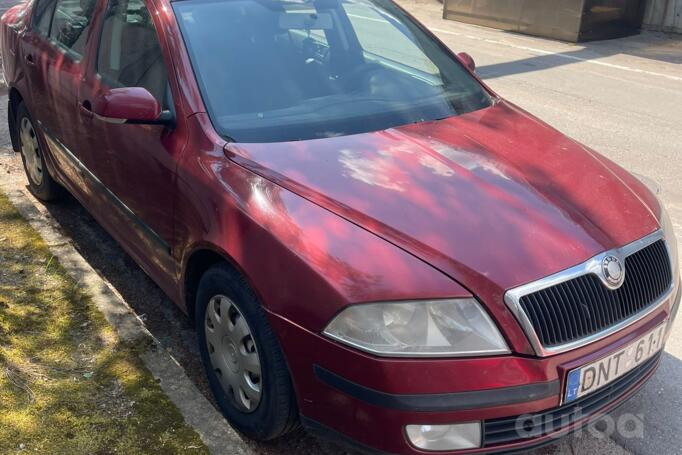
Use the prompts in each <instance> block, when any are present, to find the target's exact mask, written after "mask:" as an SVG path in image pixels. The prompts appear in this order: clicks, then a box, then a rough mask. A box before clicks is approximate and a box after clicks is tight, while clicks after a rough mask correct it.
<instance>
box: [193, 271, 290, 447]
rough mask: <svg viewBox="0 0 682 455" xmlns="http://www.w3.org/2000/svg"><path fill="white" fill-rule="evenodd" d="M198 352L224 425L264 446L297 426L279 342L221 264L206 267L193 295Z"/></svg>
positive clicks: (246, 293)
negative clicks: (194, 298)
mask: <svg viewBox="0 0 682 455" xmlns="http://www.w3.org/2000/svg"><path fill="white" fill-rule="evenodd" d="M196 304H197V311H196V328H197V335H198V339H199V351H200V353H201V359H202V361H203V364H204V367H205V369H206V375H207V377H208V382H209V385H210V387H211V390H212V392H213V395H214V396H215V399H216V402H217V403H218V406H219V407H220V410H221V411H222V413H223V415H224V416H225V417H226V418H227V420H228V421H229V422H230V424H231V425H232V426H233V427H235V428H236V429H237V430H239V431H240V432H242V433H244V434H245V435H246V436H248V437H250V438H252V439H255V440H259V441H267V440H271V439H274V438H277V437H279V436H283V435H284V434H286V433H288V432H290V431H291V430H293V429H294V428H296V427H297V426H298V411H297V407H296V400H295V395H294V390H293V387H292V384H291V379H290V377H289V371H288V368H287V366H286V362H285V361H284V355H283V354H282V351H281V348H280V346H279V343H278V341H277V339H276V337H275V335H274V333H273V332H272V328H271V327H270V324H269V323H268V321H267V318H266V315H265V311H264V310H263V308H262V307H261V306H260V303H259V302H258V300H257V299H256V297H255V295H254V294H253V292H252V291H251V289H250V288H249V286H248V284H247V283H246V281H245V280H244V279H243V278H242V277H240V276H239V275H238V274H237V273H236V272H234V271H233V270H232V269H231V268H230V267H229V266H227V265H226V264H221V265H218V266H214V267H212V268H210V269H209V270H208V271H207V272H206V273H205V274H204V275H203V277H202V278H201V281H200V282H199V289H198V292H197V302H196Z"/></svg>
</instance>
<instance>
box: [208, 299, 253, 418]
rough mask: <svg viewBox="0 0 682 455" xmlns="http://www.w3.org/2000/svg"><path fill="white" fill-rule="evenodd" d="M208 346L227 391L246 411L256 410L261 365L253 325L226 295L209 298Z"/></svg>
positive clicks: (236, 403) (218, 374)
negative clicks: (251, 326) (252, 331)
mask: <svg viewBox="0 0 682 455" xmlns="http://www.w3.org/2000/svg"><path fill="white" fill-rule="evenodd" d="M204 330H205V332H206V347H207V348H208V354H209V357H210V359H211V366H212V367H213V371H215V373H216V376H217V377H218V380H219V381H220V384H221V385H222V387H223V390H224V391H225V394H227V395H228V396H230V397H232V398H233V400H234V403H235V405H236V406H237V408H238V409H239V410H240V411H242V412H253V411H254V410H255V409H256V408H257V407H258V403H260V399H261V393H262V392H261V390H262V388H261V386H262V384H261V378H262V377H261V366H260V357H259V356H258V350H257V349H256V343H255V342H254V339H253V335H252V334H251V328H250V327H249V324H248V323H247V322H246V319H244V316H243V315H242V313H241V311H240V310H239V308H238V307H237V305H235V303H234V302H233V301H232V300H230V299H229V298H228V297H226V296H224V295H216V296H215V297H213V298H212V299H211V300H210V301H209V302H208V308H207V309H206V320H205V321H204Z"/></svg>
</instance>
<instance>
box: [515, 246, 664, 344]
mask: <svg viewBox="0 0 682 455" xmlns="http://www.w3.org/2000/svg"><path fill="white" fill-rule="evenodd" d="M671 284H672V272H671V269H670V258H669V256H668V249H667V248H666V245H665V242H664V241H663V240H659V241H657V242H655V243H652V244H651V245H649V246H647V247H645V248H643V249H641V250H639V251H637V252H635V253H633V254H631V255H630V256H628V257H627V258H626V259H625V282H624V283H623V285H622V286H621V287H620V288H618V289H616V290H611V289H608V288H607V287H606V286H604V285H603V283H602V282H601V280H600V279H599V278H598V277H597V276H596V275H593V274H587V275H582V276H579V277H577V278H573V279H571V280H569V281H565V282H563V283H559V284H557V285H555V286H552V287H549V288H546V289H542V290H540V291H537V292H534V293H532V294H528V295H526V296H523V297H521V299H520V300H519V304H520V305H521V308H522V309H523V311H524V312H525V313H526V315H527V316H528V319H529V320H530V321H531V323H532V325H533V328H534V329H535V333H536V334H537V337H538V339H539V340H540V343H541V344H542V345H543V346H544V347H553V346H558V345H563V344H566V343H570V342H572V341H575V340H580V339H582V338H585V337H587V336H590V335H592V334H594V333H597V332H600V331H602V330H604V329H607V328H609V327H611V326H613V325H615V324H617V323H619V322H621V321H624V320H625V319H627V318H629V317H630V316H633V315H635V314H637V313H639V312H640V311H642V310H644V309H645V308H646V307H648V306H650V305H653V304H654V303H655V302H656V301H657V300H659V299H660V298H661V297H662V296H663V295H664V294H665V293H666V291H668V289H669V288H670V286H671Z"/></svg>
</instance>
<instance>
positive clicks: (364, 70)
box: [173, 0, 491, 142]
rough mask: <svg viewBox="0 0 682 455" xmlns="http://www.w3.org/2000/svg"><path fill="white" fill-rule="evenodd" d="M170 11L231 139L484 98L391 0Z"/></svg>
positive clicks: (210, 0)
mask: <svg viewBox="0 0 682 455" xmlns="http://www.w3.org/2000/svg"><path fill="white" fill-rule="evenodd" d="M173 8H174V9H175V13H176V15H177V17H178V20H179V22H180V27H181V30H182V33H183V36H184V39H185V42H186V45H187V47H188V49H189V52H190V58H191V60H192V65H193V67H194V71H195V74H196V76H197V80H198V82H199V85H200V89H201V91H202V96H203V99H204V102H205V104H206V107H207V109H208V111H209V115H210V116H211V119H212V122H213V124H214V126H215V127H216V129H217V130H218V132H219V133H220V134H222V135H223V136H225V137H228V138H230V139H232V140H235V141H239V142H280V141H295V140H304V139H316V138H325V137H332V136H341V135H348V134H357V133H364V132H369V131H378V130H383V129H387V128H392V127H396V126H401V125H406V124H410V123H416V122H423V121H428V120H436V119H442V118H446V117H451V116H454V115H461V114H464V113H466V112H471V111H474V110H478V109H482V108H484V107H487V106H489V105H490V103H491V99H490V97H489V95H488V94H487V93H486V91H485V90H484V89H483V87H481V85H480V84H479V83H478V82H477V81H476V80H475V79H474V78H473V77H471V75H470V74H469V73H468V72H467V71H466V70H465V69H464V67H463V66H462V65H461V64H460V63H459V62H458V61H457V60H456V58H455V57H453V56H452V54H450V53H449V52H447V51H446V50H444V49H443V48H442V47H441V46H440V45H439V44H438V43H437V42H435V41H434V40H433V39H431V38H430V37H429V36H427V35H426V34H425V33H424V32H423V31H422V30H421V29H420V28H419V27H418V26H417V25H416V24H415V23H414V22H413V21H412V20H411V19H410V18H409V17H407V16H406V15H405V14H404V13H403V12H402V11H401V10H400V9H399V8H398V7H396V6H395V5H394V4H393V3H392V2H390V1H384V0H317V1H306V0H302V1H280V0H185V1H181V2H174V3H173Z"/></svg>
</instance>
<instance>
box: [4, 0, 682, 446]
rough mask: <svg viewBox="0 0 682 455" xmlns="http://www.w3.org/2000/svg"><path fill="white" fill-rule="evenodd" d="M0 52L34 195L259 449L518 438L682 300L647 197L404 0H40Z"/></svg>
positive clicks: (621, 381) (604, 384) (665, 321)
mask: <svg viewBox="0 0 682 455" xmlns="http://www.w3.org/2000/svg"><path fill="white" fill-rule="evenodd" d="M0 40H1V44H0V45H1V50H2V58H3V63H4V70H5V77H6V79H7V83H8V86H9V118H8V120H9V126H10V130H11V132H12V144H13V146H14V149H15V150H16V151H17V152H19V153H21V156H22V159H23V162H24V165H25V168H26V174H27V176H28V181H29V188H30V190H31V191H32V192H33V194H34V195H35V196H36V197H38V198H39V199H42V200H44V201H53V200H56V199H58V198H59V196H60V195H62V194H63V192H64V190H67V191H69V192H70V193H71V194H73V196H74V197H75V198H76V199H78V200H79V201H80V202H81V203H82V204H83V206H84V207H86V208H87V209H88V210H89V211H90V212H91V213H92V215H93V216H94V217H95V218H96V219H97V220H98V222H100V223H101V224H102V226H103V227H104V228H105V229H106V230H107V231H108V232H109V233H110V234H111V235H112V237H114V238H115V239H116V240H117V241H118V242H119V243H120V244H121V245H122V246H123V248H124V249H125V250H126V251H127V252H128V253H129V254H130V255H131V256H132V257H133V258H134V259H135V260H136V261H137V263H139V264H140V266H141V267H142V268H143V269H144V270H145V272H146V273H147V274H149V276H150V277H151V278H152V279H153V280H154V281H155V282H156V283H158V285H159V286H160V287H161V288H162V289H163V290H164V291H165V292H166V293H167V294H168V295H169V296H170V298H171V299H172V300H173V301H174V302H176V303H177V304H178V305H179V306H180V307H181V308H182V309H183V310H184V311H185V312H186V313H187V314H188V316H189V317H190V318H192V319H193V320H194V321H195V323H196V328H197V334H198V339H199V349H200V352H201V356H202V360H203V363H204V365H205V367H206V374H207V377H208V381H209V384H210V386H211V389H212V391H213V393H214V395H215V401H216V403H217V404H218V406H219V407H220V410H221V411H222V412H223V414H224V415H225V417H226V418H227V419H228V421H229V422H230V423H231V424H232V425H233V426H234V427H235V428H236V429H238V430H239V431H241V432H242V433H244V434H246V435H247V436H249V437H251V438H254V439H257V440H269V439H273V438H276V437H279V436H282V435H284V434H286V433H287V432H289V431H291V430H292V429H294V428H296V427H297V426H298V425H300V424H303V425H304V426H306V427H307V428H310V429H313V430H316V431H318V432H320V433H323V434H325V435H327V436H335V437H339V438H341V439H344V440H348V441H352V442H353V443H354V444H356V445H359V446H360V447H363V448H370V449H373V450H377V451H381V452H388V453H401V454H420V453H425V452H439V453H481V452H502V451H506V450H518V449H525V448H529V447H535V446H538V445H542V444H544V443H547V442H550V441H552V440H554V438H556V437H557V436H562V435H565V434H567V433H569V432H571V431H573V430H575V429H577V428H580V427H581V426H583V425H586V424H587V423H589V422H590V421H592V420H593V419H595V418H597V417H598V416H600V415H602V414H603V413H605V412H608V411H609V410H611V409H613V408H614V407H616V406H618V405H619V404H620V403H622V402H623V401H624V400H626V399H627V398H629V397H630V396H632V394H633V393H634V392H635V391H636V390H637V389H638V388H639V387H641V386H642V384H644V383H645V382H646V381H647V380H648V379H649V378H650V377H651V375H652V374H653V373H654V371H655V369H656V367H657V365H658V363H659V361H660V353H661V350H662V349H663V346H664V344H665V341H666V339H667V337H668V334H669V331H670V327H671V326H672V320H673V319H674V317H675V314H676V312H677V309H678V307H679V302H680V296H681V294H682V293H681V292H680V286H679V283H680V276H679V266H678V253H677V251H676V245H677V244H676V241H675V238H674V234H673V231H672V227H671V223H670V220H669V218H668V216H667V214H666V211H665V208H664V207H663V205H662V203H661V202H660V201H659V200H658V199H657V197H656V195H655V194H654V192H652V191H651V190H650V189H649V188H648V186H647V185H646V184H644V183H642V182H641V181H640V180H638V179H637V178H635V177H633V176H632V175H630V174H628V173H627V172H626V171H624V170H623V169H622V168H620V167H619V166H618V165H617V164H615V163H613V162H611V161H609V160H607V159H606V158H604V157H603V156H601V155H599V154H597V153H596V152H594V151H592V150H590V149H588V148H587V147H584V146H582V145H580V144H578V143H576V142H575V141H573V140H571V139H569V138H567V137H565V136H563V135H562V134H561V133H559V132H558V131H556V130H554V129H552V128H551V127H549V126H548V125H546V124H544V123H542V122H541V121H540V120H538V119H536V118H534V117H533V116H531V115H530V114H528V113H526V112H524V111H523V110H521V109H520V108H518V107H516V106H514V105H513V104H511V103H509V102H508V101H505V100H504V99H503V98H501V97H500V96H499V95H497V94H496V93H494V92H493V91H492V90H490V88H488V87H487V86H485V85H484V84H483V83H482V82H481V81H480V80H479V79H478V78H477V77H476V75H475V72H474V69H475V65H474V62H473V59H472V58H471V57H470V56H468V55H465V54H461V55H459V56H457V55H454V54H453V53H452V52H451V51H450V50H448V49H447V48H446V47H445V46H444V45H443V44H442V43H441V42H440V41H438V40H437V39H436V38H435V37H434V36H433V35H432V34H431V33H430V32H428V30H426V29H425V28H424V27H423V26H422V25H420V24H419V23H418V22H416V21H415V20H414V19H413V18H411V17H410V16H409V15H408V14H407V13H405V12H404V11H403V10H402V9H401V8H400V7H398V6H396V5H395V4H393V3H392V2H390V1H387V0H316V1H309V0H177V1H173V2H170V1H168V0H80V1H79V2H78V1H74V0H35V1H31V2H27V3H23V4H21V5H18V6H16V7H14V8H12V9H10V10H9V11H8V12H7V13H6V14H5V15H4V16H3V17H2V25H1V29H0ZM159 311H161V309H159Z"/></svg>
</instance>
